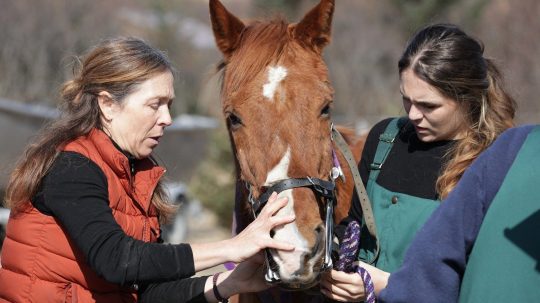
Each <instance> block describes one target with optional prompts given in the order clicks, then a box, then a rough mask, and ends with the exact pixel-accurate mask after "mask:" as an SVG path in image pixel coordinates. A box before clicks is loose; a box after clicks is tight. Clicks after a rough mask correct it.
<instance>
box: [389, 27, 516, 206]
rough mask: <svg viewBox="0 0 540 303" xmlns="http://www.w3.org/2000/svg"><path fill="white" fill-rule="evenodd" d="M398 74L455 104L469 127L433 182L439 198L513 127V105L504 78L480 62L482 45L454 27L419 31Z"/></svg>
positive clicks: (486, 61) (488, 63)
mask: <svg viewBox="0 0 540 303" xmlns="http://www.w3.org/2000/svg"><path fill="white" fill-rule="evenodd" d="M398 67H399V73H400V75H401V74H402V72H404V71H405V70H407V69H411V70H412V71H413V72H414V73H415V75H416V76H418V77H419V78H420V79H422V80H424V81H425V82H427V83H429V84H430V85H432V86H433V87H435V88H436V89H437V90H438V91H439V92H440V93H441V94H442V95H444V96H446V97H449V98H451V99H453V100H455V101H456V102H457V103H458V105H459V107H460V112H461V113H462V114H463V115H464V118H465V121H466V123H467V125H468V129H467V131H466V135H465V137H464V138H463V139H459V140H458V141H457V142H456V144H455V145H454V147H453V148H452V149H451V150H450V151H449V152H448V154H447V155H446V157H445V164H444V166H443V168H442V171H441V173H440V175H439V178H438V179H437V185H436V186H437V192H438V194H439V197H440V198H441V199H444V198H446V196H447V195H448V193H449V192H450V191H451V190H452V189H453V188H454V187H455V186H456V184H457V182H458V181H459V179H460V178H461V176H462V175H463V173H464V171H465V170H466V169H467V167H469V165H470V164H471V163H472V161H474V159H476V157H478V155H479V154H480V153H481V152H482V151H483V150H485V149H486V148H487V147H488V146H489V145H491V143H492V142H493V141H494V140H495V139H496V138H497V136H499V135H500V134H501V133H502V132H503V131H504V130H505V129H507V128H509V127H512V126H514V115H515V111H516V102H515V101H514V99H513V98H512V97H511V96H510V95H509V94H508V93H507V91H506V90H505V88H504V86H503V79H502V75H501V73H500V72H499V70H498V69H497V67H496V66H495V64H494V63H493V61H492V60H490V59H487V58H485V57H484V46H483V44H482V43H481V42H480V41H478V40H476V39H474V38H472V37H470V36H469V35H467V34H466V33H465V32H463V31H462V30H461V29H459V28H458V27H457V26H455V25H452V24H435V25H430V26H427V27H425V28H423V29H421V30H420V31H418V32H417V33H416V34H415V35H414V36H413V37H412V38H411V40H410V41H409V43H408V45H407V47H406V49H405V51H404V53H403V55H402V57H401V59H400V60H399V63H398Z"/></svg>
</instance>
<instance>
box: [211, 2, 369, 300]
mask: <svg viewBox="0 0 540 303" xmlns="http://www.w3.org/2000/svg"><path fill="white" fill-rule="evenodd" d="M333 12H334V0H321V2H320V3H319V4H318V5H317V6H315V7H314V8H313V9H312V10H311V11H310V12H308V13H307V14H306V15H305V17H304V18H303V19H302V21H300V22H299V23H296V24H288V23H287V22H285V21H284V20H282V19H280V18H275V19H273V20H270V21H264V22H263V21H255V22H251V23H249V24H244V23H243V22H242V21H241V20H240V19H238V18H237V17H235V16H234V15H232V14H231V13H230V12H229V11H227V9H226V8H225V7H224V6H223V5H222V4H221V2H219V1H218V0H210V15H211V20H212V28H213V31H214V36H215V39H216V43H217V46H218V48H219V49H220V50H221V52H222V54H223V56H224V60H223V64H222V70H223V78H222V88H221V99H222V102H221V104H222V110H223V114H224V116H225V119H226V122H227V128H228V131H229V136H230V139H231V145H232V149H233V153H234V155H235V162H236V167H237V187H236V191H237V197H236V208H235V214H236V218H235V219H236V223H237V227H238V229H242V228H244V227H245V226H246V225H247V224H248V223H249V222H250V221H251V220H252V219H253V210H252V209H251V208H252V207H253V206H252V205H250V201H251V202H252V203H254V204H256V206H257V204H258V202H259V201H260V200H261V197H264V196H266V197H267V195H268V194H266V195H265V192H267V191H270V190H274V189H275V186H274V185H276V184H280V185H283V181H284V180H290V179H294V180H309V182H315V183H317V182H319V183H318V184H328V183H330V182H331V183H332V184H333V182H334V181H333V180H332V179H331V178H330V172H331V170H332V168H333V166H334V163H335V162H336V161H335V160H334V159H333V154H334V155H337V159H338V161H339V163H341V164H342V167H343V173H344V174H343V177H342V178H338V179H337V180H336V181H335V186H336V188H335V193H336V197H335V198H336V201H337V203H336V204H335V211H334V218H333V219H334V222H339V221H341V219H343V218H344V217H346V216H347V214H348V210H349V206H350V201H351V196H352V192H353V188H354V183H353V178H352V175H351V170H350V169H349V168H348V166H347V165H346V161H345V160H344V157H343V155H342V153H341V152H339V151H338V149H337V148H336V146H335V143H334V141H333V140H332V135H331V125H332V123H331V117H330V114H331V109H332V102H333V88H332V85H331V83H330V80H329V78H328V69H327V67H326V64H325V63H324V60H323V58H322V51H323V48H324V47H325V46H326V45H327V44H328V43H329V42H330V37H331V23H332V16H333ZM345 132H346V131H345ZM345 137H346V138H348V139H347V142H348V144H349V145H352V144H354V146H353V147H352V151H353V154H354V157H355V160H354V161H356V162H355V163H357V162H358V159H359V156H360V153H361V149H362V147H363V143H364V142H363V141H362V140H355V139H354V138H353V136H352V132H350V131H349V132H347V134H346V136H345ZM355 166H356V165H355ZM355 168H356V167H355ZM315 180H318V181H317V182H316V181H315ZM325 182H328V183H325ZM273 186H274V187H273ZM314 187H317V186H314ZM322 187H324V186H322ZM318 190H319V191H320V190H324V188H321V187H318ZM279 196H280V197H288V201H289V202H288V205H287V206H286V207H285V208H283V209H282V210H281V211H280V212H279V213H278V214H277V215H278V216H280V215H283V216H284V215H288V214H290V213H294V214H295V216H296V220H295V222H293V223H290V224H287V225H285V226H283V227H280V228H276V229H275V230H274V231H273V237H274V238H275V239H279V240H283V241H287V242H290V243H293V244H294V245H295V247H296V249H295V250H294V251H292V252H276V251H269V254H268V255H267V257H268V258H269V259H270V261H269V264H270V265H271V267H272V269H273V270H274V271H275V273H274V274H275V276H273V277H269V278H270V279H274V278H276V277H277V279H278V280H279V283H280V286H282V287H284V288H289V289H297V290H301V289H306V288H309V287H312V286H314V285H315V284H317V282H318V277H319V274H320V272H321V270H324V269H325V268H324V263H325V260H324V259H325V248H326V243H325V242H326V239H327V237H326V236H325V233H326V227H325V214H326V210H325V199H321V195H320V192H319V193H317V190H314V189H313V187H309V186H307V187H306V186H300V187H294V186H289V187H287V186H285V187H284V188H282V189H281V190H280V192H279ZM250 198H251V199H250ZM263 200H264V199H263ZM264 202H265V201H262V203H264ZM255 212H256V209H255ZM292 296H296V297H295V298H289V299H287V300H288V301H289V300H290V301H294V302H300V301H306V300H304V299H303V298H301V296H302V295H301V294H299V293H298V292H294V293H292ZM274 299H276V298H274ZM278 301H279V300H278Z"/></svg>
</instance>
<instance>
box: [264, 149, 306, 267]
mask: <svg viewBox="0 0 540 303" xmlns="http://www.w3.org/2000/svg"><path fill="white" fill-rule="evenodd" d="M290 160H291V148H290V147H288V148H287V151H286V152H285V154H284V155H283V157H282V158H281V160H280V161H279V163H278V164H277V165H276V166H275V167H274V168H272V170H270V172H268V175H267V177H266V182H265V186H271V185H272V184H273V183H274V182H276V181H280V180H285V179H289V176H288V170H289V163H290ZM284 197H287V198H288V200H289V202H288V203H287V205H286V206H285V207H283V208H282V209H281V210H280V211H279V212H278V213H277V214H276V216H279V217H282V216H289V215H294V199H293V190H292V189H287V190H284V191H282V192H280V193H279V194H278V198H284ZM274 231H275V234H274V239H276V240H280V241H285V242H288V243H292V244H293V245H294V246H295V250H294V251H293V252H291V253H285V254H283V253H281V252H280V253H279V256H280V257H279V258H274V260H275V261H276V263H277V264H278V265H279V267H280V271H281V270H286V271H287V272H288V273H289V274H290V273H293V272H295V271H296V270H297V269H298V266H299V264H302V262H301V260H300V258H302V255H303V254H304V253H305V252H306V251H308V242H307V241H306V239H304V237H303V236H302V234H301V233H300V231H299V230H298V227H297V226H296V223H295V222H292V223H289V224H286V225H284V226H282V227H277V228H275V229H274ZM272 255H274V256H276V254H275V253H274V252H272Z"/></svg>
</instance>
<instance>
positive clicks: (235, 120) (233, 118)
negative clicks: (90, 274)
mask: <svg viewBox="0 0 540 303" xmlns="http://www.w3.org/2000/svg"><path fill="white" fill-rule="evenodd" d="M227 120H229V125H230V127H231V128H232V129H237V128H239V127H240V126H242V119H240V117H238V116H237V115H235V114H233V113H230V114H229V116H228V117H227Z"/></svg>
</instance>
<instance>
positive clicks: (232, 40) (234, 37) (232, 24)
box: [210, 0, 245, 59]
mask: <svg viewBox="0 0 540 303" xmlns="http://www.w3.org/2000/svg"><path fill="white" fill-rule="evenodd" d="M210 18H211V19H212V30H213V31H214V37H215V38H216V44H217V46H218V48H219V49H220V50H221V52H222V53H223V55H224V56H225V59H228V58H229V57H230V56H231V54H232V52H233V51H234V49H235V47H236V44H237V43H238V40H239V39H240V34H241V33H242V31H243V30H244V28H245V25H244V23H242V21H240V19H238V18H237V17H235V16H234V15H233V14H231V13H230V12H229V11H228V10H227V9H226V8H225V6H223V4H221V2H219V0H210Z"/></svg>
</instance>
